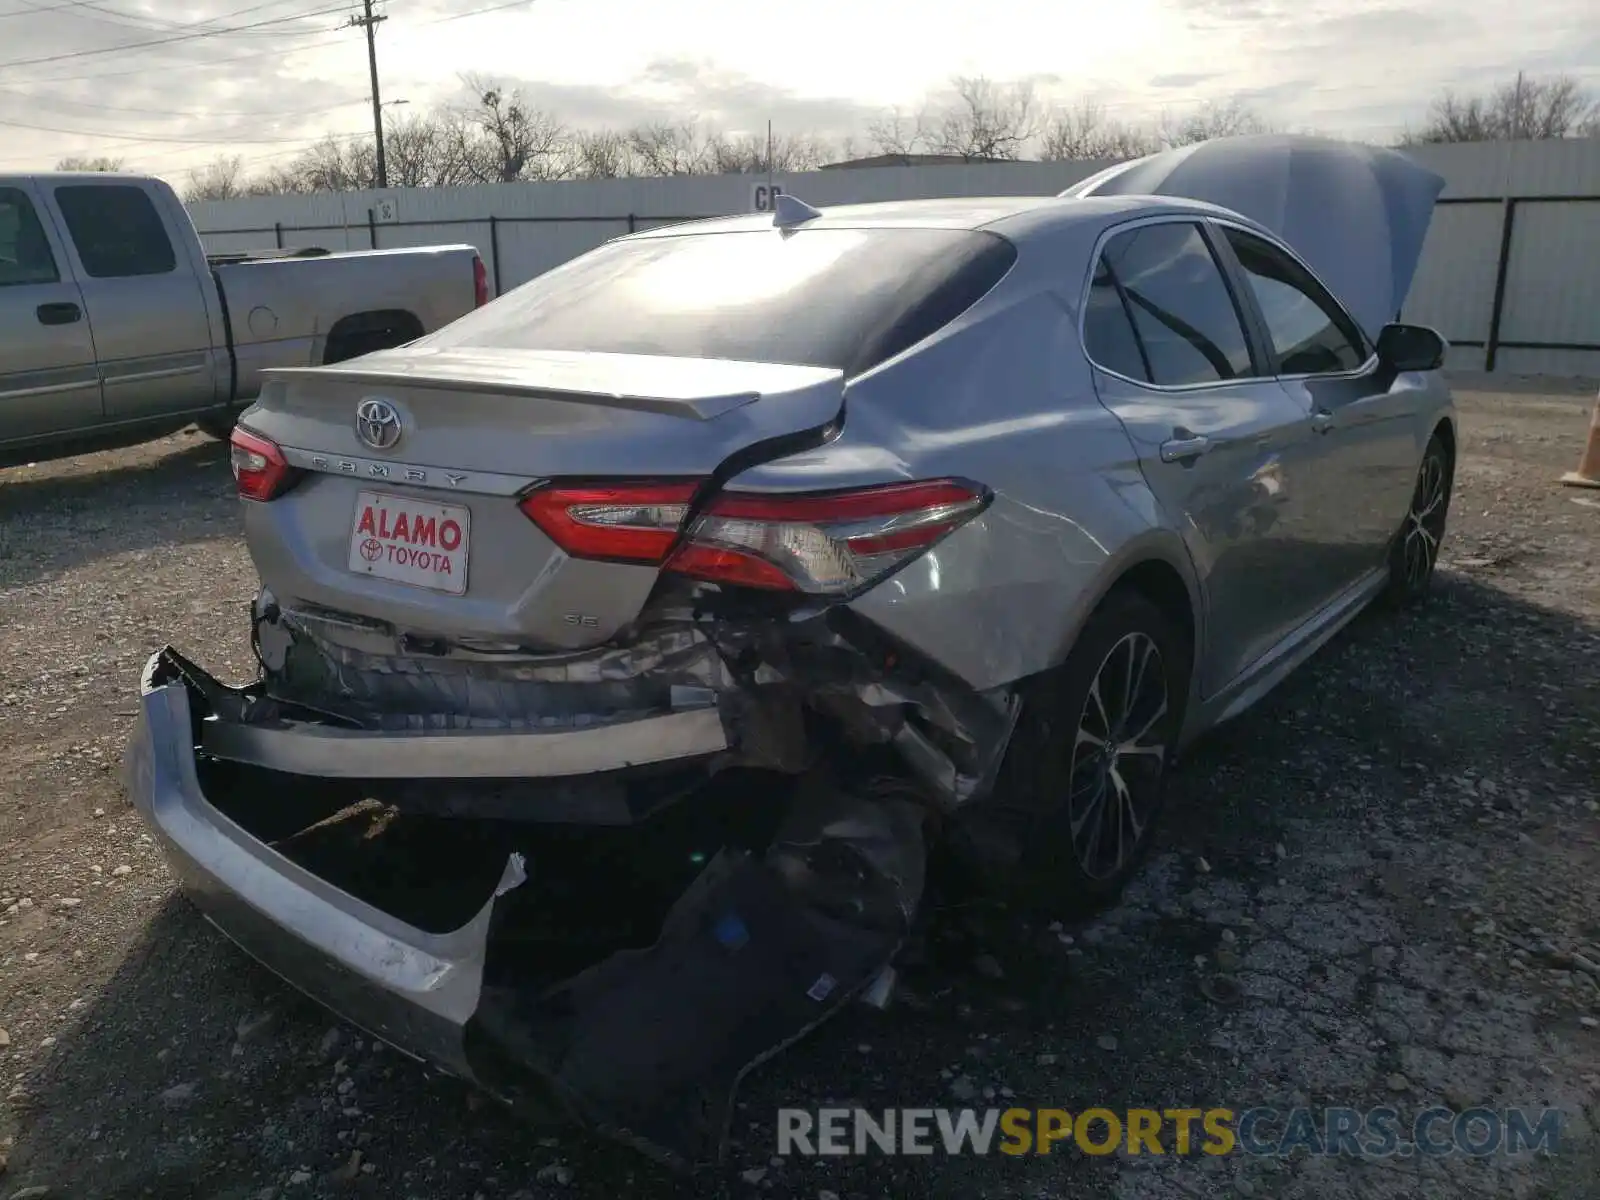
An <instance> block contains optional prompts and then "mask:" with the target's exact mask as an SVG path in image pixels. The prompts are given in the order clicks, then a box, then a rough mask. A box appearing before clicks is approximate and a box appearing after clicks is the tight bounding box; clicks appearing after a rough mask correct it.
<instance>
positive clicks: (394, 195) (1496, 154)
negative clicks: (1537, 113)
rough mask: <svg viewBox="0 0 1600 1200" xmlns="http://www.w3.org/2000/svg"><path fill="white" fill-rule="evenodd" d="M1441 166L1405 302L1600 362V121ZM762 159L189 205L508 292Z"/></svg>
mask: <svg viewBox="0 0 1600 1200" xmlns="http://www.w3.org/2000/svg"><path fill="white" fill-rule="evenodd" d="M1413 153H1414V154H1415V155H1416V157H1417V158H1418V159H1419V160H1421V161H1423V162H1425V163H1427V164H1428V165H1429V166H1431V167H1433V168H1434V169H1435V170H1437V171H1439V172H1440V173H1441V174H1442V175H1443V176H1444V177H1445V179H1446V181H1447V183H1446V187H1445V191H1444V194H1443V196H1442V197H1441V200H1440V208H1439V210H1438V212H1437V214H1436V216H1435V218H1434V223H1433V227H1432V229H1431V230H1430V232H1429V235H1428V242H1427V245H1426V247H1425V248H1424V250H1423V255H1422V263H1421V267H1420V268H1419V271H1418V274H1417V279H1416V283H1415V284H1414V286H1413V287H1412V291H1411V295H1410V297H1409V298H1408V300H1407V302H1406V306H1405V316H1406V317H1407V319H1410V320H1415V321H1420V322H1423V323H1425V324H1429V325H1433V326H1435V327H1436V328H1437V329H1439V330H1440V332H1442V333H1443V334H1444V335H1445V336H1446V337H1447V338H1449V339H1450V342H1451V346H1452V350H1451V357H1450V362H1449V364H1448V365H1449V366H1451V367H1453V368H1457V369H1464V370H1488V371H1504V372H1513V373H1519V374H1548V375H1581V376H1591V377H1593V376H1600V139H1589V140H1570V141H1544V142H1517V143H1514V144H1511V145H1506V144H1491V143H1485V144H1477V145H1456V146H1428V147H1421V148H1419V149H1417V150H1415V151H1414V152H1413ZM1104 165H1106V164H1104V163H1005V164H998V165H972V166H953V165H952V166H931V167H886V168H873V169H860V170H833V171H812V172H807V173H804V174H795V175H784V176H780V177H778V178H777V179H776V180H775V182H776V183H777V184H778V185H779V186H780V187H782V188H784V189H786V190H788V191H791V192H794V193H796V194H797V195H801V196H804V197H805V198H806V199H807V200H808V201H810V202H811V203H813V204H824V205H826V204H844V203H854V202H860V201H870V200H893V199H910V198H917V197H934V196H981V195H1051V194H1053V193H1055V192H1058V191H1060V190H1061V189H1062V188H1065V187H1067V186H1068V185H1070V184H1072V183H1075V182H1076V181H1077V180H1079V179H1082V178H1084V177H1085V176H1087V175H1089V174H1090V173H1092V172H1093V171H1095V170H1098V169H1099V168H1100V167H1102V166H1104ZM764 183H765V180H764V179H760V178H756V177H752V176H738V175H723V176H692V177H687V178H663V179H608V180H596V181H591V182H570V183H518V184H492V185H488V186H482V187H469V188H416V189H407V190H391V191H387V192H349V193H336V194H326V195H318V196H266V197H257V198H252V199H246V200H230V201H221V202H215V201H213V202H204V203H198V204H194V205H191V206H190V211H191V213H192V215H193V217H194V221H195V225H196V226H197V227H198V228H199V230H200V232H201V237H202V239H203V241H204V242H205V244H206V248H207V250H208V251H210V252H212V253H224V252H229V251H241V250H256V249H262V248H266V247H273V246H277V247H295V246H313V245H314V246H323V247H326V248H327V249H330V250H365V249H369V248H380V249H383V248H398V247H405V246H425V245H436V244H439V243H448V242H466V243H470V244H471V245H473V246H476V247H477V248H478V251H479V252H480V253H481V254H482V255H483V259H484V261H485V263H487V264H488V266H489V271H490V280H491V284H492V286H493V287H494V289H495V290H496V292H497V293H498V292H503V291H505V290H507V289H509V288H511V287H514V286H516V285H517V284H519V283H523V282H526V281H527V280H528V279H531V278H532V277H533V276H535V275H537V274H539V273H540V272H542V271H547V270H549V269H550V268H551V267H554V266H557V265H559V264H560V263H563V262H565V261H566V260H567V259H569V258H572V257H574V256H575V255H578V254H581V253H583V252H584V251H585V250H588V249H590V248H591V247H593V246H596V245H598V244H599V243H601V242H603V241H605V240H606V239H607V238H611V237H615V236H617V235H619V234H623V233H627V232H629V231H631V230H635V229H645V228H649V227H651V226H654V225H662V224H669V223H671V222H674V221H682V220H688V219H692V218H696V217H710V216H722V215H726V214H729V213H736V212H745V211H748V210H749V209H750V208H751V207H752V205H753V203H754V202H755V196H754V192H755V191H756V189H757V188H758V187H760V186H761V185H763V184H764Z"/></svg>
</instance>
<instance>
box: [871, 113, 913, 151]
mask: <svg viewBox="0 0 1600 1200" xmlns="http://www.w3.org/2000/svg"><path fill="white" fill-rule="evenodd" d="M867 141H868V142H869V143H870V144H871V146H872V149H873V150H874V151H875V152H876V153H878V154H919V153H924V152H926V150H927V148H928V114H927V112H926V111H919V112H917V113H914V114H910V115H908V114H906V113H903V112H901V111H900V110H899V109H891V110H890V111H889V112H887V113H885V114H884V115H883V116H881V117H877V118H875V119H874V120H872V121H871V122H869V123H868V125H867Z"/></svg>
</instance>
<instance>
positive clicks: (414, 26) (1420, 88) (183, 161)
mask: <svg viewBox="0 0 1600 1200" xmlns="http://www.w3.org/2000/svg"><path fill="white" fill-rule="evenodd" d="M358 9H359V3H351V2H350V0H265V2H262V0H255V2H253V3H252V2H251V0H0V172H4V171H19V170H27V169H30V168H32V169H40V168H48V167H50V166H52V165H54V163H55V162H56V160H57V159H59V158H61V157H63V156H66V155H112V156H116V157H120V158H122V159H124V160H125V161H126V162H127V163H128V165H129V166H130V167H133V168H137V169H142V170H148V171H152V172H155V173H158V174H162V175H165V176H167V177H168V178H173V179H179V178H182V177H183V176H184V175H185V173H186V171H187V169H189V168H191V167H193V166H195V165H197V164H201V163H204V162H207V161H210V160H211V159H213V158H215V157H216V156H217V155H218V154H219V153H229V154H238V155H241V156H243V157H244V158H245V160H246V162H247V163H248V164H250V165H251V166H266V165H269V164H271V163H272V162H274V161H282V160H284V159H287V158H290V157H292V156H293V155H294V153H295V152H296V150H297V149H298V148H300V147H303V146H304V145H305V144H306V143H307V142H308V141H310V140H314V139H315V138H317V137H319V136H321V135H322V134H324V133H328V132H333V133H340V134H353V133H359V132H362V131H364V130H368V129H370V114H369V111H368V110H367V109H366V108H365V105H366V103H367V96H368V83H367V61H366V47H365V42H364V39H363V37H362V34H361V31H360V30H358V29H354V28H346V27H343V26H344V22H345V21H346V19H347V17H348V16H350V15H351V14H352V13H354V12H356V11H357V10H358ZM379 10H380V11H381V12H385V13H386V14H387V16H388V18H389V19H388V20H387V21H385V22H384V23H383V24H382V25H380V26H379V29H378V42H379V66H380V68H381V71H382V81H381V82H382V95H383V98H384V99H385V100H404V101H407V102H408V103H409V104H410V105H411V106H414V107H421V106H426V105H429V104H432V103H435V102H438V101H441V100H447V99H453V98H455V96H456V95H457V94H458V93H459V92H460V87H461V84H460V76H461V75H462V73H463V72H467V71H472V72H477V73H479V74H482V75H487V76H493V77H498V78H501V79H504V80H506V81H508V82H514V83H516V84H518V85H520V86H521V87H522V88H523V89H524V91H525V92H526V93H527V94H529V95H530V96H531V97H532V98H533V99H534V100H535V102H536V103H538V104H540V105H541V106H543V107H545V108H547V109H549V110H551V111H553V112H554V113H556V114H557V115H558V116H559V117H560V118H561V119H563V120H564V121H565V122H567V123H568V124H571V125H586V126H598V125H617V126H623V125H628V124H632V123H636V122H638V121H641V120H651V119H657V118H661V117H669V116H670V117H679V116H684V115H697V116H698V117H700V118H701V119H702V120H703V121H705V122H707V123H708V124H712V123H714V124H716V125H718V126H720V127H721V128H724V129H726V130H729V131H732V132H738V131H764V130H765V127H766V122H767V121H768V120H769V119H770V120H772V121H773V122H774V123H775V126H776V128H777V129H778V130H779V131H780V132H783V133H794V134H799V133H816V134H825V135H829V136H834V137H842V136H846V135H849V134H852V133H854V134H860V133H861V131H862V130H863V129H864V128H865V126H866V125H867V123H868V122H870V121H871V120H872V119H873V118H874V117H875V116H878V115H880V114H882V113H883V112H885V111H886V110H891V109H895V108H899V109H901V110H903V111H910V110H913V109H915V108H917V107H918V106H919V105H920V104H921V103H922V102H923V101H924V100H925V99H926V98H927V97H929V96H930V95H933V96H936V95H937V94H938V93H939V91H940V89H941V88H943V87H944V86H945V85H946V84H947V82H948V80H949V79H950V78H951V77H952V76H954V75H958V74H967V75H985V76H988V77H989V78H991V79H996V80H1011V79H1032V80H1034V81H1035V84H1036V88H1037V90H1038V91H1039V92H1040V94H1042V95H1044V96H1046V97H1048V98H1053V99H1056V100H1059V101H1061V102H1064V103H1065V102H1070V101H1072V100H1074V99H1076V98H1078V97H1084V96H1088V97H1093V98H1095V99H1097V100H1098V101H1099V102H1101V103H1102V104H1103V105H1104V106H1105V107H1106V109H1107V110H1108V111H1109V112H1110V113H1111V114H1112V115H1115V116H1117V117H1120V118H1123V119H1126V120H1141V119H1148V118H1153V117H1157V116H1159V115H1160V114H1161V113H1162V112H1163V111H1167V112H1173V113H1181V112H1182V111H1184V110H1185V109H1187V108H1192V107H1194V106H1195V105H1198V104H1201V103H1203V102H1205V101H1208V100H1213V101H1215V100H1226V99H1228V98H1231V97H1235V96H1241V97H1243V98H1245V99H1246V100H1248V101H1249V102H1250V103H1251V104H1253V105H1254V106H1255V107H1256V108H1257V109H1258V110H1259V111H1261V112H1262V113H1263V115H1266V116H1269V117H1271V118H1273V119H1274V120H1275V121H1277V122H1279V123H1281V124H1284V125H1286V126H1290V127H1309V128H1316V129H1320V130H1324V131H1328V132H1338V133H1344V134H1347V135H1354V136H1360V137H1371V138H1378V137H1387V136H1391V135H1393V134H1394V133H1397V132H1399V131H1400V130H1401V129H1402V128H1404V127H1405V126H1406V125H1407V123H1408V122H1409V123H1413V124H1414V123H1416V122H1417V121H1418V120H1419V119H1420V118H1421V116H1422V114H1423V113H1424V111H1425V110H1426V106H1427V101H1428V98H1429V97H1430V96H1431V95H1434V94H1436V93H1437V92H1438V91H1439V90H1440V89H1441V88H1444V87H1453V88H1455V89H1457V90H1462V91H1470V90H1478V89H1483V88H1486V87H1488V86H1491V85H1493V84H1494V83H1497V82H1499V81H1501V80H1504V79H1507V78H1510V77H1514V76H1515V74H1516V72H1517V71H1518V70H1519V69H1520V70H1524V71H1527V72H1529V73H1530V74H1534V75H1538V74H1549V73H1554V72H1566V73H1569V74H1573V75H1576V76H1577V77H1578V78H1579V79H1580V80H1581V81H1582V82H1584V83H1585V84H1586V85H1588V86H1589V87H1590V88H1591V89H1592V90H1594V91H1596V92H1600V21H1596V20H1595V19H1594V14H1595V0H1516V2H1515V3H1513V2H1512V0H1477V3H1474V4H1469V3H1462V0H1109V2H1108V0H982V2H981V3H974V2H972V0H965V2H961V3H958V2H956V0H786V2H778V0H519V2H517V3H514V4H507V3H505V2H504V0H381V3H380V4H379Z"/></svg>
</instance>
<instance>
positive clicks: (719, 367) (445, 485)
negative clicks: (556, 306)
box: [241, 346, 844, 650]
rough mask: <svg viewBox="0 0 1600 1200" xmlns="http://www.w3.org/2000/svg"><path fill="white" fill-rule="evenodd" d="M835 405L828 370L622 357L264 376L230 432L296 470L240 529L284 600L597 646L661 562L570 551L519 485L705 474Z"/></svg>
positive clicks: (839, 380)
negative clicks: (539, 520)
mask: <svg viewBox="0 0 1600 1200" xmlns="http://www.w3.org/2000/svg"><path fill="white" fill-rule="evenodd" d="M843 401H844V378H843V374H842V373H841V372H840V371H837V370H832V369H827V368H817V367H804V366H788V365H783V364H774V363H746V362H733V361H726V360H712V359H691V358H669V357H656V356H648V355H632V354H595V353H586V352H565V351H537V350H515V349H506V350H502V349H493V350H489V349H431V348H427V347H417V346H413V347H401V348H399V349H396V350H391V351H383V352H380V353H377V354H371V355H367V356H364V357H362V358H359V359H352V360H350V361H348V362H345V363H340V364H337V365H333V366H327V367H319V368H304V369H288V370H280V371H274V372H272V373H271V378H270V380H269V382H268V384H267V386H266V387H265V388H264V389H263V391H262V394H261V398H260V400H259V401H258V402H257V403H256V404H255V405H254V406H253V407H252V408H250V409H249V410H247V411H246V412H245V414H244V415H243V416H242V418H241V426H242V427H243V428H244V429H246V430H249V431H253V432H254V433H256V434H259V435H261V436H263V437H265V438H267V439H269V440H270V441H271V442H273V443H274V444H275V445H276V446H277V447H278V448H279V449H280V450H281V452H282V455H283V457H284V458H285V460H287V463H288V465H289V466H290V467H291V468H293V469H294V470H295V471H297V472H298V473H299V474H298V478H297V480H296V482H295V483H294V484H293V486H291V487H289V488H288V489H287V490H286V491H284V492H283V493H282V494H281V495H279V496H277V497H276V498H275V499H272V500H270V501H267V502H264V503H260V502H252V503H247V504H246V505H245V510H246V511H245V530H246V536H247V538H248V541H249V545H250V551H251V554H252V556H253V558H254V559H255V562H256V566H257V569H258V571H259V572H260V574H261V578H262V581H263V583H264V584H265V585H266V586H267V587H268V588H269V589H270V590H271V591H272V592H273V593H274V594H275V595H276V596H277V597H278V598H279V600H280V601H281V602H282V603H283V604H284V605H285V607H287V608H291V609H292V608H307V609H318V610H325V611H331V612H333V613H338V614H346V615H349V616H354V617H358V618H361V620H362V621H363V622H365V623H368V624H371V625H374V626H376V627H377V629H378V630H379V631H380V632H382V631H385V630H386V631H387V632H388V633H392V634H393V635H396V636H401V635H411V636H414V637H421V638H429V637H438V638H446V639H452V640H455V641H458V642H467V643H472V644H491V645H493V646H494V647H496V648H499V647H505V648H511V647H521V648H527V649H532V650H539V649H550V650H570V649H580V648H584V647H588V646H593V645H598V644H599V643H601V642H604V641H606V640H608V639H610V638H612V637H613V636H615V635H616V634H617V633H618V631H619V630H621V629H622V628H624V627H625V626H627V625H628V624H629V623H630V622H631V621H633V619H634V618H635V617H636V616H637V615H638V613H639V612H640V610H641V609H642V608H643V606H644V604H645V601H646V600H647V599H648V598H649V595H650V592H651V590H652V588H653V587H654V585H655V582H656V579H657V576H658V574H659V569H658V568H657V567H655V566H650V565H642V564H639V563H625V562H611V561H595V560H592V559H591V560H585V559H577V558H571V557H569V556H568V555H567V554H566V553H565V552H563V551H562V549H561V548H560V546H558V545H557V543H556V542H555V541H554V540H552V538H551V537H550V536H548V535H547V534H546V533H545V532H544V531H543V530H542V529H541V528H540V527H539V525H537V524H536V523H535V522H534V520H532V519H531V518H530V516H529V515H528V514H527V513H525V512H524V511H523V510H522V509H521V508H519V504H518V501H519V497H520V496H521V495H522V494H523V493H525V492H526V491H527V490H528V489H529V488H530V487H532V486H533V485H535V484H537V483H540V482H542V481H547V480H551V479H557V480H562V479H565V480H582V481H586V482H587V481H595V480H599V481H604V480H641V479H669V480H686V479H707V478H710V477H712V476H713V475H715V474H716V473H717V472H718V469H719V468H720V467H722V466H723V465H724V464H725V463H726V462H727V461H728V460H729V459H730V457H732V456H734V455H739V456H740V460H741V461H744V460H745V459H746V457H747V456H748V457H749V458H751V459H755V460H759V459H760V458H761V457H762V456H763V455H764V454H770V455H772V456H777V455H779V454H782V453H785V452H788V451H789V450H790V449H791V448H793V447H794V446H795V445H796V443H797V442H798V441H803V440H804V438H805V436H806V435H808V434H809V433H811V432H812V431H815V432H816V434H817V435H818V436H820V435H821V432H822V431H823V430H824V429H825V428H826V427H827V426H828V425H829V424H830V423H832V422H835V421H837V420H838V419H840V416H841V411H842V406H843ZM373 402H376V408H374V403H373ZM364 405H365V406H367V407H366V408H365V409H364V408H363V406H364ZM363 429H364V430H365V437H363ZM402 516H403V517H404V518H405V519H404V521H402V519H401V518H402ZM329 628H330V629H333V630H335V631H336V630H337V626H329ZM334 636H336V633H335V635H334ZM351 636H352V637H354V636H355V633H354V631H352V635H351ZM370 637H371V635H370V633H362V634H361V635H360V641H361V643H362V644H364V645H369V646H370V644H371V641H370Z"/></svg>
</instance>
